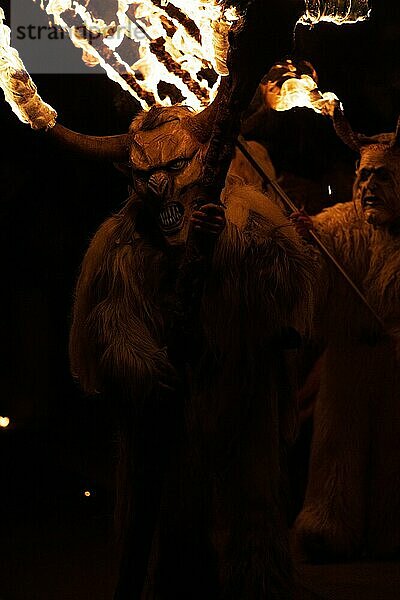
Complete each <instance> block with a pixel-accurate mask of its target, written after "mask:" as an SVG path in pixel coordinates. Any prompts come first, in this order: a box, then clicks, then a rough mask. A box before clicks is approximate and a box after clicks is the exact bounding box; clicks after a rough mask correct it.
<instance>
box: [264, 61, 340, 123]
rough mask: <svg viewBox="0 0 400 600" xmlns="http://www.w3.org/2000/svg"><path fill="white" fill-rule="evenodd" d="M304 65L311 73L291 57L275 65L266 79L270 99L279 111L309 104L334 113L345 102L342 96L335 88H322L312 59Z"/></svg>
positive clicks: (265, 84)
mask: <svg viewBox="0 0 400 600" xmlns="http://www.w3.org/2000/svg"><path fill="white" fill-rule="evenodd" d="M302 67H303V70H307V71H308V73H304V72H303V73H301V71H300V70H299V68H298V67H297V66H295V65H294V64H293V62H292V61H291V60H287V61H285V62H283V63H280V64H276V65H274V66H273V67H272V69H271V70H270V71H269V73H268V75H266V77H265V78H264V80H263V83H262V88H263V92H264V97H265V100H266V103H267V104H268V105H269V106H270V107H271V108H273V109H274V110H277V111H285V110H290V109H291V108H295V107H305V108H311V109H312V110H314V111H315V112H317V113H319V114H323V115H329V116H330V117H333V114H334V111H335V109H336V108H337V107H338V106H339V107H340V106H341V105H340V101H339V98H338V97H337V96H336V95H335V94H334V93H332V92H325V93H322V92H320V91H319V89H318V84H317V82H318V77H317V74H316V72H315V70H314V68H313V67H312V65H310V63H307V62H303V63H302Z"/></svg>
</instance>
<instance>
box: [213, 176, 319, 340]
mask: <svg viewBox="0 0 400 600" xmlns="http://www.w3.org/2000/svg"><path fill="white" fill-rule="evenodd" d="M226 203H227V207H228V208H227V220H228V225H227V227H226V230H225V232H224V233H223V234H222V235H221V237H220V239H219V242H218V244H217V247H216V249H215V254H214V264H213V269H212V278H211V280H210V282H209V292H210V297H211V298H214V300H213V301H212V302H213V307H212V311H211V310H210V312H212V314H213V327H210V332H209V334H210V335H212V331H213V330H214V331H215V335H216V336H217V337H218V338H219V340H218V341H217V340H215V343H217V345H220V344H222V343H226V344H227V350H228V352H229V347H230V346H231V347H237V344H238V343H240V341H239V340H234V339H233V336H235V335H237V334H238V332H242V334H243V343H244V346H243V348H245V347H246V344H248V341H249V340H253V341H255V340H257V339H258V340H260V342H261V343H263V342H262V340H264V341H265V340H266V339H268V338H271V337H272V338H273V337H275V336H279V335H280V333H281V332H282V330H284V329H286V328H288V327H293V328H295V329H297V330H298V331H300V332H301V333H305V332H307V331H308V329H309V327H310V324H311V320H312V314H313V306H314V300H313V293H314V292H313V290H314V284H315V275H316V263H315V260H314V258H313V256H312V255H311V254H310V253H308V251H307V248H306V245H305V244H304V243H303V241H302V240H301V239H300V238H299V236H298V235H297V234H296V232H295V230H294V228H293V226H292V225H291V223H290V221H289V220H288V219H287V218H286V217H285V216H284V215H283V213H282V211H281V210H280V209H279V207H277V206H276V205H275V204H274V203H273V202H272V201H271V199H270V198H269V197H268V196H266V195H265V194H263V193H261V192H260V191H259V190H256V189H255V188H253V187H250V186H238V187H237V188H233V189H231V190H230V191H229V196H228V197H227V198H226ZM218 332H220V335H219V334H218ZM239 334H240V333H239ZM245 338H247V341H246V340H245Z"/></svg>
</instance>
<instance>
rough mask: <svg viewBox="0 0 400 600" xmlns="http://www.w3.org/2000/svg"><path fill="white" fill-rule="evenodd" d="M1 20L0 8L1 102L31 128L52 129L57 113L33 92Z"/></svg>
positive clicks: (33, 86) (9, 32) (0, 10)
mask: <svg viewBox="0 0 400 600" xmlns="http://www.w3.org/2000/svg"><path fill="white" fill-rule="evenodd" d="M4 19H5V16H4V11H3V9H2V8H0V87H1V89H2V90H3V92H4V96H5V99H6V101H7V102H8V103H9V105H10V106H11V108H12V110H13V112H14V113H15V114H16V115H17V117H18V118H19V119H20V120H21V121H22V122H23V123H29V124H30V126H31V127H32V129H44V128H46V129H47V128H49V127H54V125H55V122H56V118H57V113H56V111H55V110H54V109H53V108H52V107H51V106H49V105H48V104H46V103H45V102H44V101H43V100H42V99H41V97H40V96H39V94H38V93H37V88H36V86H35V84H34V83H33V81H32V79H31V78H30V76H29V74H28V73H27V71H26V69H25V67H24V64H23V62H22V60H21V58H20V56H19V54H18V52H17V50H15V48H13V47H12V46H11V42H10V40H11V31H10V28H9V27H7V25H5V24H4Z"/></svg>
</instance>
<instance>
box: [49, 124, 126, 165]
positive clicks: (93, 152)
mask: <svg viewBox="0 0 400 600" xmlns="http://www.w3.org/2000/svg"><path fill="white" fill-rule="evenodd" d="M48 133H49V134H50V135H52V137H54V138H55V139H56V140H58V141H59V142H61V144H62V145H63V146H65V147H66V148H67V149H69V150H72V151H74V152H78V153H79V154H81V155H83V156H87V157H89V158H96V159H103V160H111V161H115V162H122V161H126V160H127V158H128V148H129V140H130V137H131V136H130V134H127V133H126V134H121V135H112V136H93V135H84V134H82V133H76V132H75V131H71V130H70V129H67V128H66V127H64V126H63V125H60V124H59V123H56V125H55V126H54V127H53V128H52V129H49V130H48Z"/></svg>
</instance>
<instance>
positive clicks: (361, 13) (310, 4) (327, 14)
mask: <svg viewBox="0 0 400 600" xmlns="http://www.w3.org/2000/svg"><path fill="white" fill-rule="evenodd" d="M305 3H306V12H305V13H304V15H303V16H302V17H301V19H300V21H299V23H301V24H302V25H315V24H316V23H320V22H321V21H325V22H328V23H334V24H335V25H343V24H345V23H349V24H350V23H358V22H359V21H365V20H367V19H369V17H370V14H371V9H370V7H369V0H334V1H332V0H305Z"/></svg>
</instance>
